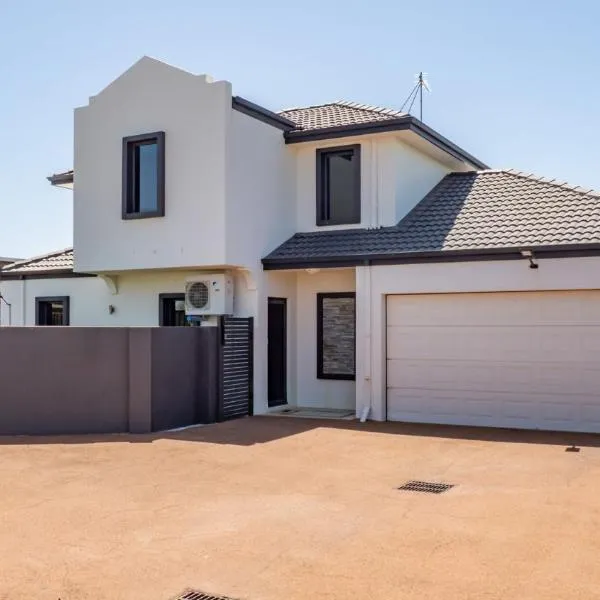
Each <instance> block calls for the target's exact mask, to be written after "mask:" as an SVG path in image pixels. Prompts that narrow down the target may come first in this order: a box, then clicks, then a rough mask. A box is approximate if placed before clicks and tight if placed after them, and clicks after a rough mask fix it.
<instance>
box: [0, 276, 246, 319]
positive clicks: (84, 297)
mask: <svg viewBox="0 0 600 600" xmlns="http://www.w3.org/2000/svg"><path fill="white" fill-rule="evenodd" d="M202 273H203V272H202V271H190V270H170V271H136V272H130V273H126V274H121V275H119V276H118V278H117V280H116V281H117V287H118V293H117V294H112V293H111V292H110V290H109V288H108V286H107V285H106V284H105V283H104V281H103V280H102V279H101V278H99V277H69V278H62V279H28V280H25V281H15V280H11V281H2V282H0V292H1V293H2V295H3V296H4V297H5V298H6V300H7V301H8V302H10V303H11V305H12V325H14V326H19V325H27V326H29V325H35V298H36V297H40V296H69V298H70V324H71V326H79V327H155V326H158V325H159V305H158V301H159V294H162V293H181V294H183V293H184V291H185V280H186V278H188V277H194V276H198V275H201V274H202ZM232 274H233V276H234V288H235V290H234V294H235V295H234V314H235V315H236V316H253V312H252V311H253V308H252V307H253V294H254V292H252V291H249V290H248V289H247V283H246V279H245V277H244V276H243V275H242V274H240V273H237V272H235V273H232ZM23 294H24V299H23ZM249 298H250V300H249ZM109 305H112V306H113V307H114V312H113V313H112V314H111V313H110V312H109ZM23 314H24V315H25V317H23ZM0 316H1V319H2V321H1V324H2V325H8V310H7V309H6V306H5V305H3V306H2V310H1V315H0Z"/></svg>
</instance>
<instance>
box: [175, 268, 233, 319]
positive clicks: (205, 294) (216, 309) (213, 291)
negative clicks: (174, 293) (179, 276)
mask: <svg viewBox="0 0 600 600" xmlns="http://www.w3.org/2000/svg"><path fill="white" fill-rule="evenodd" d="M185 314H186V315H187V316H190V317H202V316H210V315H231V314H233V278H232V277H231V276H230V275H225V274H224V273H206V274H204V275H198V276H197V277H194V278H190V279H187V280H186V282H185Z"/></svg>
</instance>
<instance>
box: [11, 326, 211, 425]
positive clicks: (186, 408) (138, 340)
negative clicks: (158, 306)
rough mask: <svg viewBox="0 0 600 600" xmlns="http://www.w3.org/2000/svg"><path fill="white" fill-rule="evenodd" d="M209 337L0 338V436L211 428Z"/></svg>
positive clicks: (68, 331)
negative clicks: (192, 426)
mask: <svg viewBox="0 0 600 600" xmlns="http://www.w3.org/2000/svg"><path fill="white" fill-rule="evenodd" d="M219 334H220V331H219V329H218V328H216V327H198V328H183V327H182V328H109V327H98V328H95V327H89V328H78V327H38V328H27V327H6V328H1V329H0V435H15V434H27V435H41V434H69V433H118V432H133V433H143V432H149V431H156V430H159V429H165V428H170V427H177V426H182V425H189V424H193V423H207V422H214V421H215V420H216V417H217V412H218V406H219V393H220V389H219V369H218V368H217V366H218V364H219V361H220V353H221V340H220V338H219Z"/></svg>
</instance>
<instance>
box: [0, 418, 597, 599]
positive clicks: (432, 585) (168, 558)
mask: <svg viewBox="0 0 600 600" xmlns="http://www.w3.org/2000/svg"><path fill="white" fill-rule="evenodd" d="M571 443H575V444H577V445H578V446H580V448H581V451H580V452H567V451H565V450H566V447H567V446H568V445H569V444H571ZM599 445H600V437H594V436H583V435H558V434H556V435H555V434H542V433H527V432H507V431H494V430H480V429H466V428H465V429H462V428H451V427H427V426H403V425H400V424H367V425H361V424H359V423H354V422H343V421H342V422H332V421H313V420H307V419H290V418H283V417H279V418H273V417H263V418H258V417H255V418H253V419H245V420H240V421H234V422H229V423H225V424H221V425H214V426H208V427H202V428H196V429H193V430H187V431H183V432H179V433H173V434H168V435H164V436H152V437H151V436H102V437H99V438H90V437H81V438H72V437H71V438H44V439H32V438H29V439H27V438H12V439H10V438H3V439H0V599H2V600H4V599H6V600H21V599H23V600H24V599H27V600H31V599H32V598H35V599H36V600H58V599H59V598H60V599H61V600H83V599H93V600H104V599H106V600H109V599H110V600H121V599H126V600H141V599H144V600H154V599H156V600H167V599H169V598H173V597H176V596H177V595H178V594H179V593H180V592H181V591H182V590H183V589H185V588H197V589H200V590H204V591H206V592H211V593H214V594H223V595H227V596H232V597H235V598H247V599H248V600H295V599H308V598H319V599H330V598H331V599H333V598H336V599H338V598H339V599H344V600H347V599H349V598H361V599H369V598H374V599H375V598H376V599H386V600H388V599H395V598H398V599H400V598H402V599H405V598H419V599H420V600H425V599H430V598H431V599H433V598H435V599H436V600H437V599H439V598H445V599H451V598H456V599H461V600H462V599H465V598H485V599H496V598H498V599H500V598H502V599H505V598H519V599H520V600H525V599H529V598H531V599H534V598H535V599H536V600H537V599H540V598H544V599H546V600H548V599H553V598H556V599H560V600H564V598H569V599H570V600H575V599H578V598H581V599H584V598H585V599H586V600H588V599H590V598H595V597H598V595H599V594H600V566H599V558H598V557H599V556H600V535H599V531H600V447H599ZM409 479H421V480H428V481H441V482H448V483H453V484H455V485H456V487H455V488H453V489H451V490H450V491H448V492H446V493H444V494H440V495H430V494H422V493H414V492H402V491H398V490H397V489H396V488H397V487H398V486H400V485H401V484H403V483H404V482H405V481H406V480H409Z"/></svg>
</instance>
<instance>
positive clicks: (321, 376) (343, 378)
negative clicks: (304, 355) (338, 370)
mask: <svg viewBox="0 0 600 600" xmlns="http://www.w3.org/2000/svg"><path fill="white" fill-rule="evenodd" d="M317 379H339V380H341V381H356V375H325V374H323V373H319V374H318V375H317Z"/></svg>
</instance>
